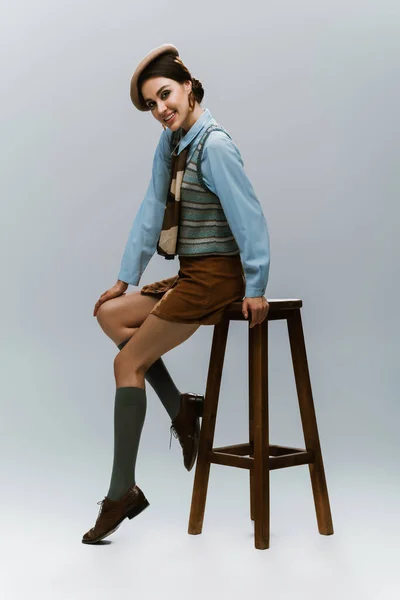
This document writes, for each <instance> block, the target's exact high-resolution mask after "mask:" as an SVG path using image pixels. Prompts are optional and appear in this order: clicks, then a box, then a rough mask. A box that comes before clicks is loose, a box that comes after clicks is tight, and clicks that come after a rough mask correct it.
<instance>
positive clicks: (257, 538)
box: [188, 299, 333, 550]
mask: <svg viewBox="0 0 400 600" xmlns="http://www.w3.org/2000/svg"><path fill="white" fill-rule="evenodd" d="M268 303H269V312H268V316H267V318H266V319H265V320H264V321H263V323H261V324H260V325H256V326H255V327H253V328H251V329H250V327H248V331H249V359H248V360H249V442H248V443H245V444H235V445H231V446H223V447H221V448H213V442H214V431H215V422H216V417H217V408H218V398H219V391H220V386H221V377H222V368H223V364H224V357H225V348H226V341H227V337H228V329H229V322H230V321H232V320H233V321H244V320H245V319H244V316H243V314H242V303H241V302H233V303H232V304H230V305H229V306H228V307H227V308H226V309H225V312H224V316H223V318H222V319H221V321H220V322H219V323H218V324H217V325H215V326H214V335H213V341H212V348H211V355H210V363H209V369H208V377H207V387H206V393H205V399H204V407H203V415H202V417H203V419H202V425H201V431H200V443H199V453H198V457H197V465H196V472H195V479H194V485H193V493H192V503H191V510H190V518H189V528H188V533H190V534H199V533H201V531H202V527H203V519H204V510H205V505H206V499H207V488H208V479H209V474H210V465H211V463H214V464H218V465H225V466H229V467H238V468H240V469H249V472H250V517H251V519H252V520H253V521H254V542H255V547H256V548H258V549H260V550H264V549H266V548H269V532H270V527H269V513H270V509H269V472H270V471H272V470H273V469H283V468H285V467H293V466H296V465H306V464H308V465H309V471H310V477H311V486H312V491H313V496H314V504H315V511H316V516H317V523H318V530H319V533H321V534H323V535H331V534H333V524H332V516H331V511H330V505H329V497H328V489H327V485H326V480H325V472H324V465H323V460H322V453H321V447H320V442H319V435H318V427H317V421H316V416H315V409H314V402H313V397H312V391H311V382H310V375H309V371H308V363H307V355H306V348H305V344H304V335H303V326H302V321H301V315H300V308H301V307H302V305H303V303H302V301H301V300H286V299H285V300H268ZM278 319H286V320H287V325H288V332H289V342H290V349H291V356H292V362H293V370H294V376H295V380H296V388H297V396H298V401H299V408H300V415H301V422H302V428H303V433H304V440H305V445H306V449H301V448H290V447H288V446H275V445H271V446H270V445H269V425H268V321H274V320H278ZM249 321H250V319H249ZM249 321H248V322H249Z"/></svg>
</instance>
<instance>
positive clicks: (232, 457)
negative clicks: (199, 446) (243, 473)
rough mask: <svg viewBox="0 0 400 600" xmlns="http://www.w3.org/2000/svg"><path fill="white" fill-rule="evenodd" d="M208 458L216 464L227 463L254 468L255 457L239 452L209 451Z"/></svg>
mask: <svg viewBox="0 0 400 600" xmlns="http://www.w3.org/2000/svg"><path fill="white" fill-rule="evenodd" d="M207 460H208V462H210V463H214V464H216V465H225V466H227V467H238V468H239V469H252V468H253V460H254V459H253V458H246V457H244V456H238V455H237V454H227V453H225V452H215V451H213V450H210V451H209V452H207Z"/></svg>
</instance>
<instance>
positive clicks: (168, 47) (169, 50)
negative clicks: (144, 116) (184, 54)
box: [131, 44, 179, 111]
mask: <svg viewBox="0 0 400 600" xmlns="http://www.w3.org/2000/svg"><path fill="white" fill-rule="evenodd" d="M162 54H173V55H174V56H179V52H178V48H176V47H175V46H173V45H172V44H162V46H159V47H158V48H154V50H152V51H151V52H149V53H148V54H146V56H145V57H144V58H142V60H141V61H140V63H139V64H138V66H137V67H136V69H135V72H134V74H133V75H132V79H131V100H132V102H133V104H134V105H135V106H136V108H137V109H138V110H142V111H146V110H150V108H149V107H148V106H146V104H144V103H143V101H141V100H140V95H139V89H138V85H137V84H138V79H139V77H140V74H141V73H142V71H144V69H145V68H146V67H147V66H148V65H149V64H150V63H151V61H152V60H154V59H155V58H158V57H159V56H161V55H162Z"/></svg>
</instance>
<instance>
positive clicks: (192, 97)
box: [188, 90, 196, 112]
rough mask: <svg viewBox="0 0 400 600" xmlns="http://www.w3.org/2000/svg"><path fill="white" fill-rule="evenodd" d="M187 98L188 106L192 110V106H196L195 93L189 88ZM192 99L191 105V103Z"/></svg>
mask: <svg viewBox="0 0 400 600" xmlns="http://www.w3.org/2000/svg"><path fill="white" fill-rule="evenodd" d="M188 98H189V108H190V110H191V111H192V112H193V111H194V108H195V106H196V97H195V95H194V93H193V90H190V93H189V96H188ZM192 100H193V105H192Z"/></svg>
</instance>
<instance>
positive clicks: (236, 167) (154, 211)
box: [118, 109, 270, 298]
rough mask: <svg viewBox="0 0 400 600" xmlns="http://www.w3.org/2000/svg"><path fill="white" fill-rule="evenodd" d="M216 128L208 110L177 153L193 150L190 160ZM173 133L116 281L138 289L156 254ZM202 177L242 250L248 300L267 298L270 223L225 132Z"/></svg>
mask: <svg viewBox="0 0 400 600" xmlns="http://www.w3.org/2000/svg"><path fill="white" fill-rule="evenodd" d="M212 123H213V124H217V122H216V121H215V119H214V118H213V117H212V116H211V113H210V111H209V110H208V109H205V111H204V113H203V114H202V115H201V116H200V117H199V118H198V119H197V121H196V122H195V123H194V125H192V127H191V128H190V129H189V131H188V132H187V133H186V134H185V135H184V136H183V137H182V139H181V140H180V142H179V147H178V149H177V153H178V154H179V153H180V152H182V150H183V149H184V148H186V146H189V145H190V146H189V149H188V156H187V162H188V161H189V160H190V158H191V156H192V154H193V152H194V149H195V147H196V141H198V140H199V139H200V136H201V132H202V131H204V129H205V128H206V127H207V126H208V125H210V124H212ZM171 135H172V131H171V130H170V129H165V130H164V131H163V132H162V134H161V136H160V140H159V142H158V145H157V148H156V151H155V154H154V160H153V168H152V177H151V180H150V183H149V186H148V189H147V192H146V195H145V197H144V199H143V201H142V204H141V206H140V208H139V211H138V212H137V214H136V217H135V219H134V222H133V225H132V228H131V231H130V234H129V238H128V241H127V243H126V247H125V251H124V254H123V256H122V261H121V268H120V272H119V275H118V279H120V280H121V281H124V282H126V283H130V284H132V285H138V284H139V281H140V278H141V276H142V273H143V271H144V270H145V268H146V266H147V265H148V263H149V261H150V259H151V257H152V256H153V254H154V252H155V251H156V248H157V242H158V238H159V235H160V231H161V227H162V222H163V218H164V210H165V202H166V197H167V192H168V186H169V183H170V170H171V149H170V141H171ZM201 171H202V174H203V177H204V181H205V184H206V185H207V187H208V188H209V189H210V190H211V191H212V192H214V194H216V195H217V196H218V198H219V200H220V202H221V205H222V208H223V210H224V213H225V216H226V219H227V221H228V223H229V226H230V228H231V230H232V233H233V235H234V237H235V240H236V243H237V245H238V246H239V249H240V259H241V262H242V265H243V270H244V274H245V279H246V291H245V297H247V298H252V297H253V298H254V297H258V296H263V295H264V294H265V289H266V287H267V282H268V275H269V265H270V248H269V234H268V228H267V223H266V220H265V217H264V213H263V211H262V208H261V205H260V203H259V201H258V199H257V197H256V194H255V192H254V189H253V187H252V185H251V183H250V181H249V179H248V177H247V175H246V173H245V170H244V166H243V160H242V157H241V155H240V151H239V149H238V147H237V146H236V144H235V143H234V142H233V140H231V139H229V137H228V136H227V135H225V134H224V133H223V132H222V131H215V132H214V133H213V134H212V135H210V136H209V137H208V138H207V140H206V142H205V145H204V150H203V157H202V160H201Z"/></svg>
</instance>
